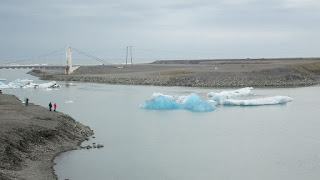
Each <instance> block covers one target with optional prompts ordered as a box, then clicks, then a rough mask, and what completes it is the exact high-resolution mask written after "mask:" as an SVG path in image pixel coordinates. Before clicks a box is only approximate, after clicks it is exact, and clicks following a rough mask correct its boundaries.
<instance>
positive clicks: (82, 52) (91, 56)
mask: <svg viewBox="0 0 320 180" xmlns="http://www.w3.org/2000/svg"><path fill="white" fill-rule="evenodd" d="M72 50H73V51H76V52H77V53H79V54H82V55H84V56H86V57H89V58H91V59H93V60H96V61H99V62H101V63H102V64H108V65H113V64H111V63H109V62H107V61H105V60H103V59H100V58H98V57H96V56H93V55H91V54H89V53H86V52H84V51H81V50H79V49H77V48H74V47H72Z"/></svg>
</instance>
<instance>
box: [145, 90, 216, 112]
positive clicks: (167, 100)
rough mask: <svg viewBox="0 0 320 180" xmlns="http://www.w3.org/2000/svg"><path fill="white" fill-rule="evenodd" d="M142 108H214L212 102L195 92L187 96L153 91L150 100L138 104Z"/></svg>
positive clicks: (209, 109)
mask: <svg viewBox="0 0 320 180" xmlns="http://www.w3.org/2000/svg"><path fill="white" fill-rule="evenodd" d="M139 107H140V108H143V109H153V110H169V109H186V110H190V111H200V112H204V111H212V110H214V109H215V105H214V103H212V102H211V101H207V100H202V99H200V98H199V96H197V95H196V94H193V93H192V94H190V95H189V96H169V95H163V94H161V93H154V94H153V95H152V96H151V99H150V100H146V101H145V102H143V103H142V104H140V106H139Z"/></svg>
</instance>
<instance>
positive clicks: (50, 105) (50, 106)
mask: <svg viewBox="0 0 320 180" xmlns="http://www.w3.org/2000/svg"><path fill="white" fill-rule="evenodd" d="M51 108H52V104H51V102H50V103H49V110H50V111H51Z"/></svg>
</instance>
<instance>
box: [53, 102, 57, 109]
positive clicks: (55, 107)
mask: <svg viewBox="0 0 320 180" xmlns="http://www.w3.org/2000/svg"><path fill="white" fill-rule="evenodd" d="M53 107H54V111H56V109H57V104H56V103H54V105H53Z"/></svg>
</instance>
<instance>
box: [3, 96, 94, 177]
mask: <svg viewBox="0 0 320 180" xmlns="http://www.w3.org/2000/svg"><path fill="white" fill-rule="evenodd" d="M92 134H93V131H92V130H90V128H89V127H87V126H84V125H82V124H81V123H79V122H76V121H75V120H74V119H72V118H71V117H70V116H68V115H65V114H63V113H60V112H54V111H49V110H48V109H47V108H44V107H41V106H38V105H34V104H32V103H29V105H28V106H25V105H24V104H22V103H21V101H20V100H19V99H18V98H17V97H15V96H13V95H5V94H0V179H1V180H7V179H26V180H27V179H28V180H29V179H30V180H35V179H46V180H51V179H57V177H56V175H55V174H54V172H53V165H54V164H53V159H54V158H55V157H56V156H57V155H58V154H60V153H61V152H65V151H69V150H72V149H78V148H79V145H80V143H81V142H82V141H84V140H85V139H86V138H87V137H89V136H91V135H92Z"/></svg>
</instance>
